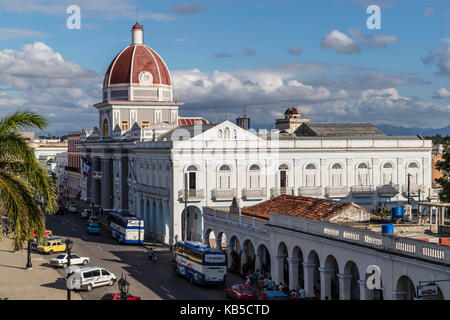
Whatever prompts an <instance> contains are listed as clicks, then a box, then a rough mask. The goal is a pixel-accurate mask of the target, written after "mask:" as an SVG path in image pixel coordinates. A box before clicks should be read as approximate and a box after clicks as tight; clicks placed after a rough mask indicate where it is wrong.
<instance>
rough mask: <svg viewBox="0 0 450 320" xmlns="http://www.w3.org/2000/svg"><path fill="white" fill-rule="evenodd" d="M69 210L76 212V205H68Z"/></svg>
mask: <svg viewBox="0 0 450 320" xmlns="http://www.w3.org/2000/svg"><path fill="white" fill-rule="evenodd" d="M69 212H78V208H77V206H76V205H74V204H71V205H69Z"/></svg>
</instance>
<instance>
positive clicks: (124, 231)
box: [108, 211, 145, 244]
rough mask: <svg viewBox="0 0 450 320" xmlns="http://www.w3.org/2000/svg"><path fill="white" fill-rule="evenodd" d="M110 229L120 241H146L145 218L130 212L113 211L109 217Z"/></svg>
mask: <svg viewBox="0 0 450 320" xmlns="http://www.w3.org/2000/svg"><path fill="white" fill-rule="evenodd" d="M108 226H109V231H110V232H111V235H112V236H113V238H114V239H116V240H117V241H118V242H119V243H139V244H140V243H144V230H145V229H144V220H143V219H141V218H138V217H136V216H133V215H132V214H130V213H128V212H116V211H112V212H110V213H109V217H108Z"/></svg>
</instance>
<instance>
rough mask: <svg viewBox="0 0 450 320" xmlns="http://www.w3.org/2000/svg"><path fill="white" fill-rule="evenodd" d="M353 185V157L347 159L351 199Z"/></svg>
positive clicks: (348, 188) (348, 186)
mask: <svg viewBox="0 0 450 320" xmlns="http://www.w3.org/2000/svg"><path fill="white" fill-rule="evenodd" d="M352 186H353V159H347V190H348V192H349V197H348V198H349V201H351V188H352Z"/></svg>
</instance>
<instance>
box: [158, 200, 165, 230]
mask: <svg viewBox="0 0 450 320" xmlns="http://www.w3.org/2000/svg"><path fill="white" fill-rule="evenodd" d="M157 221H158V228H157V232H156V233H157V234H158V235H160V236H162V237H164V209H163V205H162V203H159V206H158V220H157Z"/></svg>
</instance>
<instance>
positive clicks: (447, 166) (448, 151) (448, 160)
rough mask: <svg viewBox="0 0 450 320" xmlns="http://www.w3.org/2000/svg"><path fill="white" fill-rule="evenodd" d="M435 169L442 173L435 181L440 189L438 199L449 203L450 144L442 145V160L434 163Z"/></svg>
mask: <svg viewBox="0 0 450 320" xmlns="http://www.w3.org/2000/svg"><path fill="white" fill-rule="evenodd" d="M436 168H437V169H438V170H440V171H441V172H442V177H441V178H439V179H436V182H437V183H439V184H440V185H441V187H442V191H441V192H440V193H439V198H440V199H441V201H443V202H450V142H449V141H447V142H446V143H445V144H444V153H443V155H442V160H440V161H438V162H437V163H436Z"/></svg>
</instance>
